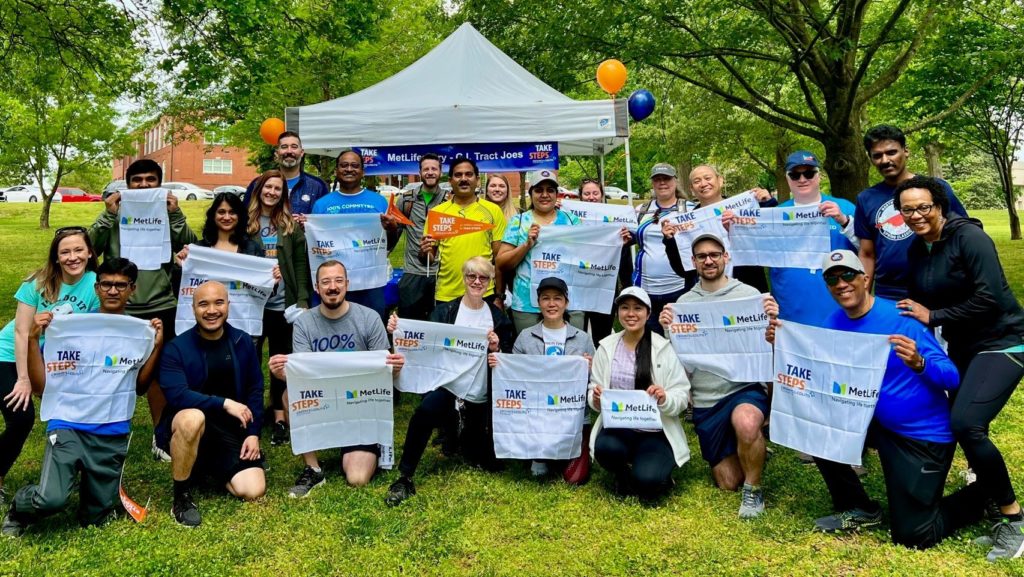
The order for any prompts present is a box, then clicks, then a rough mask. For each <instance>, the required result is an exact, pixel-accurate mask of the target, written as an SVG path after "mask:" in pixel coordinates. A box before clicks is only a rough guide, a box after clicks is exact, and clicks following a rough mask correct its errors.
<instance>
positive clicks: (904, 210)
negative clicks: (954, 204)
mask: <svg viewBox="0 0 1024 577" xmlns="http://www.w3.org/2000/svg"><path fill="white" fill-rule="evenodd" d="M933 208H935V205H934V204H922V205H921V206H918V207H916V208H915V207H912V206H903V207H900V214H902V215H903V216H905V217H911V216H914V213H915V212H916V213H917V214H920V215H921V216H928V215H929V214H931V212H932V209H933Z"/></svg>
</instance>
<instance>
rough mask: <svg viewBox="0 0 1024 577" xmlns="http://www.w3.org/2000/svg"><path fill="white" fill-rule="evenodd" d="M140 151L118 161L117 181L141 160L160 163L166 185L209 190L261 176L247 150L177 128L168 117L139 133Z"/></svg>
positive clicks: (196, 132) (115, 176)
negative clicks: (252, 163) (249, 161)
mask: <svg viewBox="0 0 1024 577" xmlns="http://www.w3.org/2000/svg"><path fill="white" fill-rule="evenodd" d="M136 151H137V153H136V154H134V155H132V156H126V157H122V158H115V159H114V165H113V170H112V172H113V178H114V179H121V178H124V171H125V169H127V168H128V165H129V164H131V163H132V162H134V161H136V160H138V159H140V158H149V159H152V160H154V161H156V162H157V163H158V164H159V165H160V167H161V168H162V169H163V171H164V181H165V182H170V181H174V182H189V183H192V184H195V185H196V186H199V187H201V188H206V189H209V190H213V189H214V188H216V187H218V186H222V185H225V184H235V185H238V186H245V185H247V184H249V182H250V181H251V180H252V179H254V178H256V176H257V174H258V173H257V171H256V168H255V167H253V166H250V165H249V164H248V155H249V153H248V151H247V150H245V149H241V148H229V147H226V146H223V145H222V144H221V143H220V142H218V139H217V138H216V137H215V136H213V137H211V136H207V135H203V134H201V133H199V132H198V131H196V130H195V129H194V128H192V127H191V126H184V127H181V126H175V125H174V119H173V118H170V117H166V116H165V117H162V118H161V119H160V121H159V122H157V123H155V124H154V125H153V126H151V127H149V128H147V129H146V130H142V131H139V132H138V140H137V141H136Z"/></svg>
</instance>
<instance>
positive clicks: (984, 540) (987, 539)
mask: <svg viewBox="0 0 1024 577" xmlns="http://www.w3.org/2000/svg"><path fill="white" fill-rule="evenodd" d="M992 543H994V541H992V535H982V536H981V537H975V538H974V544H975V545H977V546H979V547H991V546H992Z"/></svg>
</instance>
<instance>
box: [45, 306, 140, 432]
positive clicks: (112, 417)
mask: <svg viewBox="0 0 1024 577" xmlns="http://www.w3.org/2000/svg"><path fill="white" fill-rule="evenodd" d="M155 337H156V331H154V330H153V327H152V326H150V324H149V321H144V320H140V319H136V318H132V317H129V316H127V315H110V314H103V313H95V314H85V315H63V316H56V317H53V321H52V322H51V323H50V326H49V327H48V328H47V329H46V347H45V348H44V349H43V366H44V368H45V370H46V389H45V390H44V392H43V399H42V402H41V403H40V407H39V416H40V419H41V420H43V421H49V420H51V419H58V420H61V421H68V422H71V423H82V424H107V423H119V422H122V421H129V420H131V418H132V415H133V414H134V413H135V398H136V395H135V385H136V379H137V378H138V375H139V369H141V367H142V365H143V364H145V362H146V360H147V359H149V355H150V354H151V353H152V352H153V345H154V339H155Z"/></svg>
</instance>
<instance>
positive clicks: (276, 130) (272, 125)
mask: <svg viewBox="0 0 1024 577" xmlns="http://www.w3.org/2000/svg"><path fill="white" fill-rule="evenodd" d="M282 132H284V121H283V120H281V119H280V118H268V119H266V120H264V121H263V124H261V125H260V137H261V138H262V139H263V142H266V143H267V144H269V145H270V146H277V137H279V136H281V133H282Z"/></svg>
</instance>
